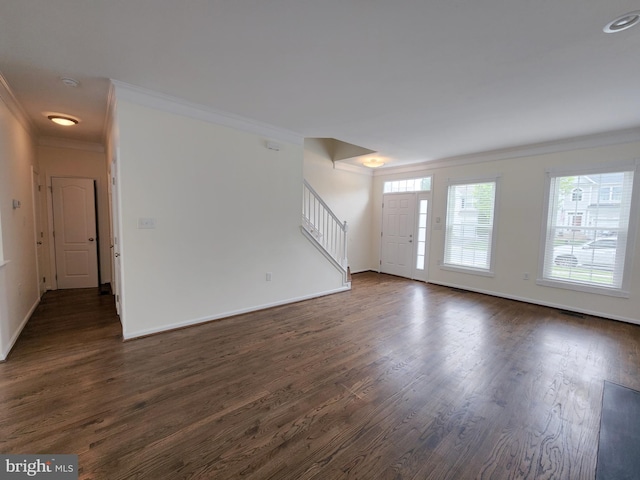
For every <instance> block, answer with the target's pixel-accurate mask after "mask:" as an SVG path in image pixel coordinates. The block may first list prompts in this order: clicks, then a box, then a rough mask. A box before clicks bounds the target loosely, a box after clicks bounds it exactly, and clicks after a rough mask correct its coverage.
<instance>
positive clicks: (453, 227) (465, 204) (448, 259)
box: [442, 178, 498, 276]
mask: <svg viewBox="0 0 640 480" xmlns="http://www.w3.org/2000/svg"><path fill="white" fill-rule="evenodd" d="M497 191H498V179H497V178H493V179H492V180H490V181H471V182H462V183H455V182H450V184H449V189H448V200H447V217H446V219H447V222H446V231H445V251H444V260H443V263H442V268H444V269H452V270H463V271H465V272H468V273H477V274H481V275H489V276H492V275H493V250H494V244H495V235H494V226H495V205H496V196H497Z"/></svg>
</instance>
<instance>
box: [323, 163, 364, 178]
mask: <svg viewBox="0 0 640 480" xmlns="http://www.w3.org/2000/svg"><path fill="white" fill-rule="evenodd" d="M333 169H334V170H343V171H345V172H351V173H357V174H359V175H365V176H367V177H373V170H372V169H371V168H367V167H361V166H360V165H352V164H350V163H341V162H339V161H337V162H333Z"/></svg>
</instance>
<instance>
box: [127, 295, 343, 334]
mask: <svg viewBox="0 0 640 480" xmlns="http://www.w3.org/2000/svg"><path fill="white" fill-rule="evenodd" d="M348 290H351V286H345V287H340V288H336V289H334V290H328V291H325V292H319V293H312V294H310V295H304V296H301V297H296V298H290V299H288V300H281V301H278V302H273V303H266V304H263V305H258V306H255V307H249V308H242V309H240V310H232V311H229V312H225V313H221V314H219V315H214V316H211V317H200V318H194V319H192V320H185V321H183V322H177V323H172V324H169V325H164V326H162V327H156V328H149V329H145V330H138V331H136V332H132V333H125V332H123V338H124V339H125V340H130V339H132V338H137V337H144V336H146V335H152V334H154V333H160V332H166V331H170V330H175V329H178V328H184V327H189V326H191V325H198V324H201V323H206V322H211V321H213V320H220V319H223V318H229V317H234V316H236V315H242V314H244V313H251V312H257V311H259V310H266V309H268V308H273V307H278V306H281V305H288V304H291V303H297V302H302V301H304V300H311V299H312V298H317V297H324V296H326V295H332V294H334V293H340V292H346V291H348Z"/></svg>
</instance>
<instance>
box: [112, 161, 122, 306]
mask: <svg viewBox="0 0 640 480" xmlns="http://www.w3.org/2000/svg"><path fill="white" fill-rule="evenodd" d="M117 167H118V165H117V163H116V161H115V159H114V160H113V161H112V162H111V167H110V168H111V182H110V183H109V196H110V198H109V200H110V201H111V203H110V205H111V235H112V238H111V253H112V257H111V262H112V263H111V265H112V274H111V290H112V292H113V294H114V295H115V297H116V312H117V313H118V315H120V298H121V295H122V292H121V291H120V284H121V282H120V273H121V270H120V208H119V205H120V204H119V201H118V168H117Z"/></svg>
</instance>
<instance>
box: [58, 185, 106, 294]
mask: <svg viewBox="0 0 640 480" xmlns="http://www.w3.org/2000/svg"><path fill="white" fill-rule="evenodd" d="M54 178H69V179H82V180H91V181H93V196H94V201H95V212H94V214H95V217H96V218H95V220H96V239H97V243H96V260H97V262H98V288H100V287H101V285H100V283H101V282H102V279H101V278H100V272H101V267H102V266H101V265H100V233H101V232H100V222H99V220H100V219H99V218H98V210H99V206H98V188H99V187H100V180H99V179H97V178H92V177H83V176H79V175H47V199H48V201H47V204H48V209H47V217H48V218H47V224H48V227H49V231H48V232H47V233H48V240H49V268H50V272H51V290H58V279H57V273H58V266H57V264H56V244H55V238H54V236H53V231H54V228H53V179H54Z"/></svg>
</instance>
